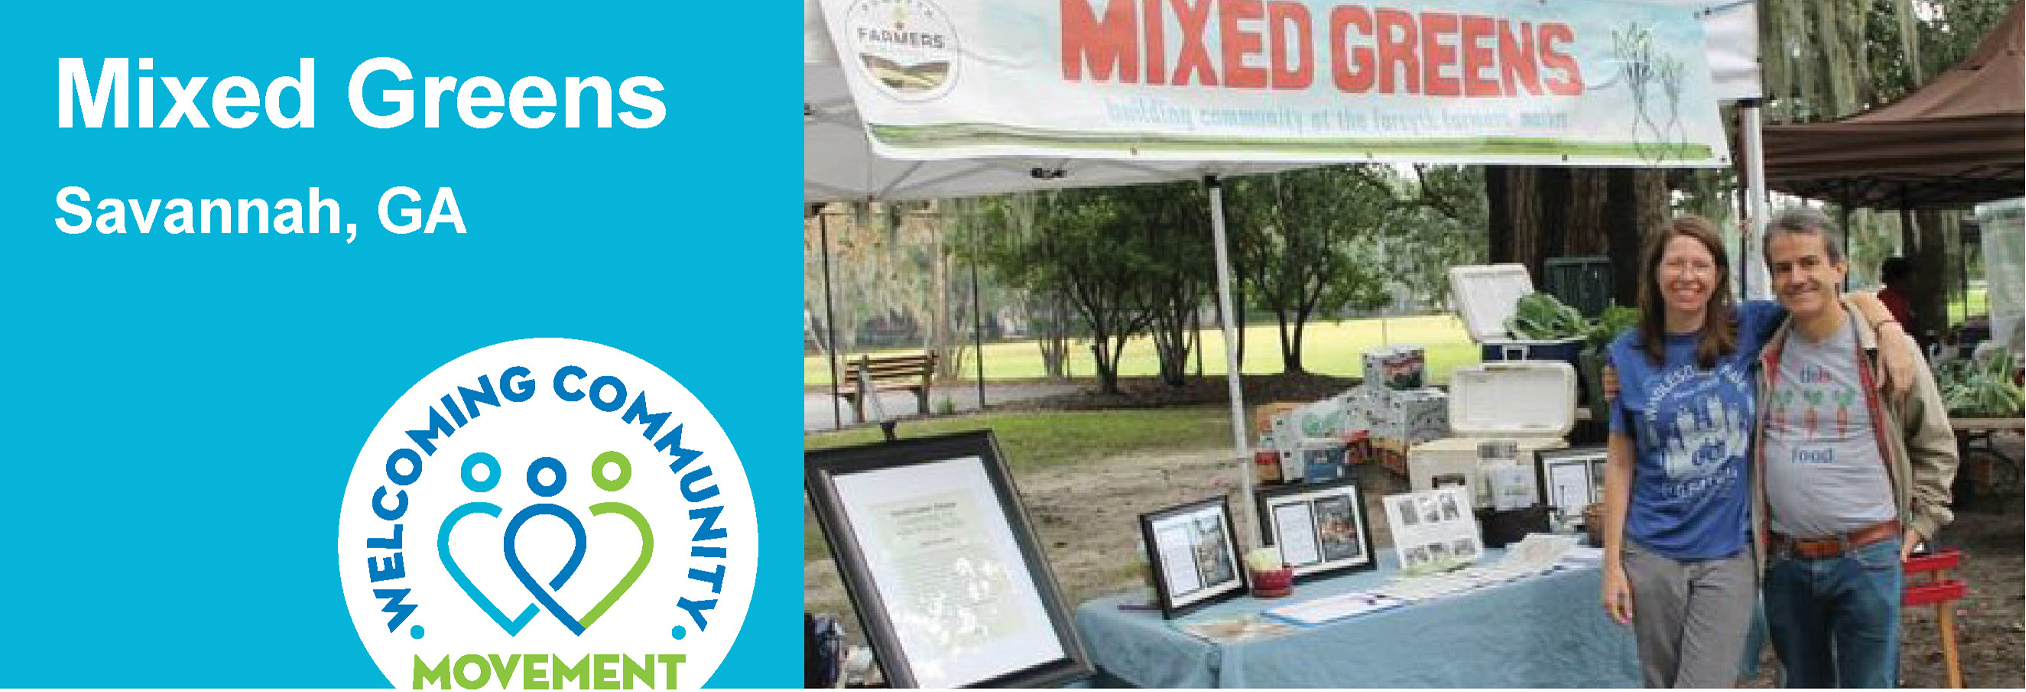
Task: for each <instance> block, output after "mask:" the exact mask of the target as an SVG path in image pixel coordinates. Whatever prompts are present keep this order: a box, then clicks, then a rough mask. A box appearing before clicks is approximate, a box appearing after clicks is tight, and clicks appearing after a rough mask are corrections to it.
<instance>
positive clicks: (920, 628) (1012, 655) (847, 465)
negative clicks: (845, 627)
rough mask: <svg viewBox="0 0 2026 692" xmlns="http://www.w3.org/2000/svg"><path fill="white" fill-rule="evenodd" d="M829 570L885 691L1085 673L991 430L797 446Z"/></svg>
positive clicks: (1047, 683)
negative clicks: (833, 562) (851, 608)
mask: <svg viewBox="0 0 2026 692" xmlns="http://www.w3.org/2000/svg"><path fill="white" fill-rule="evenodd" d="M803 463H804V467H805V468H804V472H805V474H806V482H807V484H808V491H809V498H810V503H811V504H812V506H813V507H812V508H813V509H814V511H815V514H816V520H817V523H818V524H820V525H821V526H822V527H823V537H824V540H826V541H828V542H829V544H830V549H831V553H832V555H834V556H835V557H836V559H837V571H838V573H839V574H840V575H841V576H842V577H843V580H844V586H845V589H846V591H847V592H848V593H849V594H850V596H851V601H852V603H853V604H854V605H855V606H856V607H857V608H858V613H859V618H860V619H861V620H862V621H863V622H864V623H865V629H866V635H867V637H868V638H869V639H870V640H871V642H872V646H873V651H874V652H875V653H876V655H877V656H878V657H879V662H880V665H881V666H882V667H883V668H884V671H885V673H886V677H887V680H888V682H889V683H891V684H892V685H893V686H894V687H941V688H948V687H1056V686H1060V685H1062V684H1063V683H1065V682H1068V681H1070V680H1073V679H1076V678H1079V677H1082V676H1086V675H1088V674H1090V672H1091V664H1090V658H1089V656H1088V655H1087V654H1086V653H1085V652H1084V649H1083V644H1082V642H1081V641H1080V640H1079V639H1078V638H1077V635H1076V628H1075V626H1074V624H1073V622H1072V620H1071V618H1070V614H1069V610H1068V608H1066V607H1065V605H1064V603H1063V601H1062V592H1061V590H1060V589H1059V588H1058V587H1057V586H1056V583H1055V576H1054V573H1053V572H1052V571H1051V570H1050V569H1049V567H1048V560H1047V557H1046V556H1045V555H1043V554H1042V552H1041V548H1040V542H1039V541H1037V540H1035V538H1034V533H1033V530H1032V528H1031V527H1030V525H1029V523H1028V521H1027V513H1026V510H1025V509H1024V508H1022V507H1021V505H1020V496H1019V493H1017V492H1016V491H1015V489H1014V486H1013V478H1012V476H1011V475H1010V474H1008V473H1007V472H1006V467H1005V465H1004V463H1003V462H1002V461H1001V457H1000V454H999V447H998V444H997V442H996V441H995V440H994V439H993V437H992V433H991V432H990V431H976V432H967V433H958V434H955V435H945V436H939V437H926V438H920V439H913V440H901V441H896V442H884V443H878V444H872V445H865V446H861V447H849V448H843V449H828V450H818V451H812V452H808V453H806V454H805V455H804V458H803Z"/></svg>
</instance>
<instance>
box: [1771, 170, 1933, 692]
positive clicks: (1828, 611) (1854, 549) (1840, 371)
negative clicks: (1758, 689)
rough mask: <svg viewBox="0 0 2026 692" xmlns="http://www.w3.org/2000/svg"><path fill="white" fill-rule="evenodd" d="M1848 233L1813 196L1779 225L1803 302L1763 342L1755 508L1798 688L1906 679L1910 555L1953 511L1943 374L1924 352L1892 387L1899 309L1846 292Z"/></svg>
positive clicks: (1794, 294)
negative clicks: (1883, 331) (1875, 312)
mask: <svg viewBox="0 0 2026 692" xmlns="http://www.w3.org/2000/svg"><path fill="white" fill-rule="evenodd" d="M1842 247H1843V239H1842V237H1841V235H1840V233H1839V231H1838V230H1837V228H1836V227H1835V226H1834V225H1833V224H1831V223H1830V222H1829V220H1828V218H1827V217H1825V216H1823V215H1822V214H1821V213H1819V212H1815V211H1813V210H1808V209H1796V210H1791V211H1787V212H1783V213H1781V214H1779V215H1777V216H1775V217H1774V218H1773V220H1772V222H1771V223H1769V224H1768V225H1767V229H1766V236H1765V255H1764V256H1765V258H1766V264H1767V269H1768V270H1770V272H1771V274H1772V278H1773V288H1774V290H1775V291H1777V292H1778V297H1779V300H1780V303H1781V304H1782V305H1784V306H1785V307H1786V308H1787V311H1788V313H1789V315H1790V317H1789V319H1788V322H1787V324H1786V325H1785V326H1783V327H1781V328H1780V330H1779V331H1778V332H1776V333H1775V334H1774V335H1773V337H1772V339H1771V340H1769V341H1768V342H1767V344H1766V347H1765V350H1764V352H1763V353H1762V354H1761V356H1760V366H1761V367H1760V371H1759V375H1758V379H1759V423H1758V437H1757V442H1758V444H1757V446H1756V450H1757V454H1758V457H1759V458H1758V462H1757V473H1756V474H1754V476H1755V478H1756V479H1757V482H1755V483H1754V484H1753V495H1754V503H1753V506H1754V509H1755V510H1756V511H1754V512H1753V513H1752V522H1753V529H1754V531H1753V537H1754V539H1755V540H1756V541H1757V543H1758V545H1759V548H1760V553H1759V554H1760V555H1761V556H1762V557H1763V558H1764V559H1765V560H1766V562H1767V565H1766V567H1765V578H1764V580H1763V582H1762V584H1763V588H1764V593H1765V602H1766V620H1767V624H1768V625H1769V628H1770V629H1771V632H1770V634H1771V638H1772V640H1773V648H1774V650H1775V651H1776V652H1778V653H1779V656H1780V661H1781V664H1782V665H1783V666H1784V667H1785V670H1786V684H1787V686H1788V687H1893V686H1895V685H1896V684H1897V679H1898V674H1899V640H1900V632H1899V622H1900V595H1901V591H1902V590H1903V589H1904V585H1905V574H1904V572H1903V570H1902V569H1901V564H1900V563H1901V561H1902V560H1904V559H1905V558H1906V556H1907V554H1908V553H1909V552H1911V551H1912V549H1913V547H1914V546H1915V544H1917V543H1919V542H1921V541H1923V540H1927V539H1929V538H1933V537H1934V534H1935V530H1936V529H1938V528H1940V527H1941V526H1942V525H1943V524H1946V523H1948V522H1949V520H1950V519H1951V518H1952V515H1951V514H1950V512H1949V509H1948V503H1949V482H1950V481H1951V480H1952V479H1953V478H1954V476H1955V472H1956V447H1955V436H1954V434H1953V433H1952V432H1951V431H1950V429H1949V421H1948V412H1947V410H1946V409H1944V408H1943V406H1942V403H1941V395H1940V392H1939V391H1938V389H1937V388H1936V386H1935V382H1934V377H1933V375H1932V374H1931V373H1930V372H1929V371H1928V370H1927V368H1926V367H1925V364H1924V363H1922V364H1921V365H1922V367H1917V368H1913V370H1914V372H1913V373H1911V375H1912V377H1913V381H1912V382H1911V383H1910V384H1911V385H1912V387H1911V388H1910V389H1909V390H1906V391H1905V393H1903V394H1897V395H1894V394H1880V393H1879V390H1878V387H1876V386H1875V385H1876V383H1877V381H1878V377H1879V374H1878V363H1877V357H1878V356H1877V344H1878V338H1879V337H1878V330H1879V328H1880V327H1882V326H1884V325H1885V324H1886V323H1889V322H1890V321H1891V320H1889V319H1887V318H1885V317H1884V316H1879V317H1878V318H1876V319H1877V321H1876V322H1873V321H1870V320H1867V319H1866V318H1865V317H1864V316H1863V315H1862V314H1861V313H1859V312H1856V311H1855V308H1854V307H1853V306H1852V305H1851V304H1850V303H1848V302H1847V301H1846V299H1844V298H1843V296H1841V295H1840V294H1839V292H1838V289H1837V286H1839V285H1841V281H1842V280H1843V277H1844V274H1845V273H1846V272H1847V271H1848V268H1849V267H1848V265H1847V264H1846V263H1845V261H1844V258H1843V256H1842V253H1841V248H1842ZM1890 333H1891V334H1892V335H1893V338H1904V337H1903V336H1901V334H1902V332H1900V331H1898V330H1897V329H1893V330H1891V331H1890ZM1915 357H1916V358H1918V355H1916V356H1915Z"/></svg>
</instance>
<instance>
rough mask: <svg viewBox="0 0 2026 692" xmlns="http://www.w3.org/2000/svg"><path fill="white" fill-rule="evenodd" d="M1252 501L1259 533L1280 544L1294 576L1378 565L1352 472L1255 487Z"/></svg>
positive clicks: (1307, 576) (1308, 577) (1316, 575)
mask: <svg viewBox="0 0 2026 692" xmlns="http://www.w3.org/2000/svg"><path fill="white" fill-rule="evenodd" d="M1253 506H1255V507H1257V508H1258V509H1259V537H1260V539H1261V540H1262V541H1263V542H1265V543H1266V544H1267V545H1271V546H1274V547H1275V548H1277V549H1279V550H1280V557H1281V561H1282V562H1284V563H1286V564H1287V565H1289V566H1292V567H1293V568H1294V578H1295V581H1297V582H1302V581H1308V580H1312V579H1320V578H1323V577H1327V576H1331V575H1335V574H1341V573H1345V572H1356V571H1362V570H1369V569H1376V568H1378V566H1379V562H1378V559H1377V557H1375V556H1374V555H1373V553H1372V525H1371V522H1370V521H1368V520H1367V519H1366V517H1365V498H1364V494H1363V492H1362V490H1361V487H1360V486H1359V485H1358V481H1357V479H1356V478H1352V477H1345V478H1340V479H1337V480H1334V481H1330V482H1327V483H1302V484H1288V485H1281V486H1275V487H1270V488H1260V489H1259V490H1258V491H1257V493H1256V499H1255V501H1254V502H1253Z"/></svg>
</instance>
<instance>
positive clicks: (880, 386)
mask: <svg viewBox="0 0 2026 692" xmlns="http://www.w3.org/2000/svg"><path fill="white" fill-rule="evenodd" d="M935 375H936V354H935V352H934V351H930V352H928V353H924V354H922V355H919V356H893V357H889V358H872V357H869V356H859V357H858V362H856V363H852V364H850V366H849V367H848V369H847V370H846V374H845V378H846V379H845V382H844V385H845V386H844V388H843V389H842V390H841V391H839V392H838V393H837V395H838V396H841V397H844V400H845V401H846V402H849V403H850V404H851V412H852V413H853V414H854V415H856V416H858V422H860V423H863V422H865V398H866V397H865V396H861V394H864V395H866V396H877V395H878V394H879V393H880V392H891V391H901V390H905V391H910V392H914V394H915V403H916V404H917V408H918V409H919V410H920V413H921V415H924V416H926V415H928V413H929V382H930V381H931V380H933V379H934V378H935ZM866 387H870V389H871V391H870V392H866V391H862V390H863V388H866Z"/></svg>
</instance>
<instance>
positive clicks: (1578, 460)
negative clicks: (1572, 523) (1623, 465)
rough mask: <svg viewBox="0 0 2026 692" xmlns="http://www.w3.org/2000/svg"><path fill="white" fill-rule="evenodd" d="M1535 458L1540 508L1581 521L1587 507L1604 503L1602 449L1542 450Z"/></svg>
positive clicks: (1603, 455)
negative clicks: (1537, 465) (1547, 507)
mask: <svg viewBox="0 0 2026 692" xmlns="http://www.w3.org/2000/svg"><path fill="white" fill-rule="evenodd" d="M1539 455H1540V464H1539V470H1538V471H1537V473H1538V474H1539V483H1538V485H1539V486H1540V500H1541V503H1542V504H1546V505H1548V506H1549V507H1553V508H1554V509H1555V511H1557V512H1560V513H1561V515H1562V516H1563V517H1564V518H1568V517H1581V516H1583V509H1584V508H1586V507H1589V506H1590V504H1591V503H1594V502H1602V501H1604V474H1603V468H1604V457H1605V449H1604V447H1603V446H1601V445H1598V446H1590V447H1575V448H1570V449H1555V450H1543V451H1541V452H1539Z"/></svg>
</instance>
